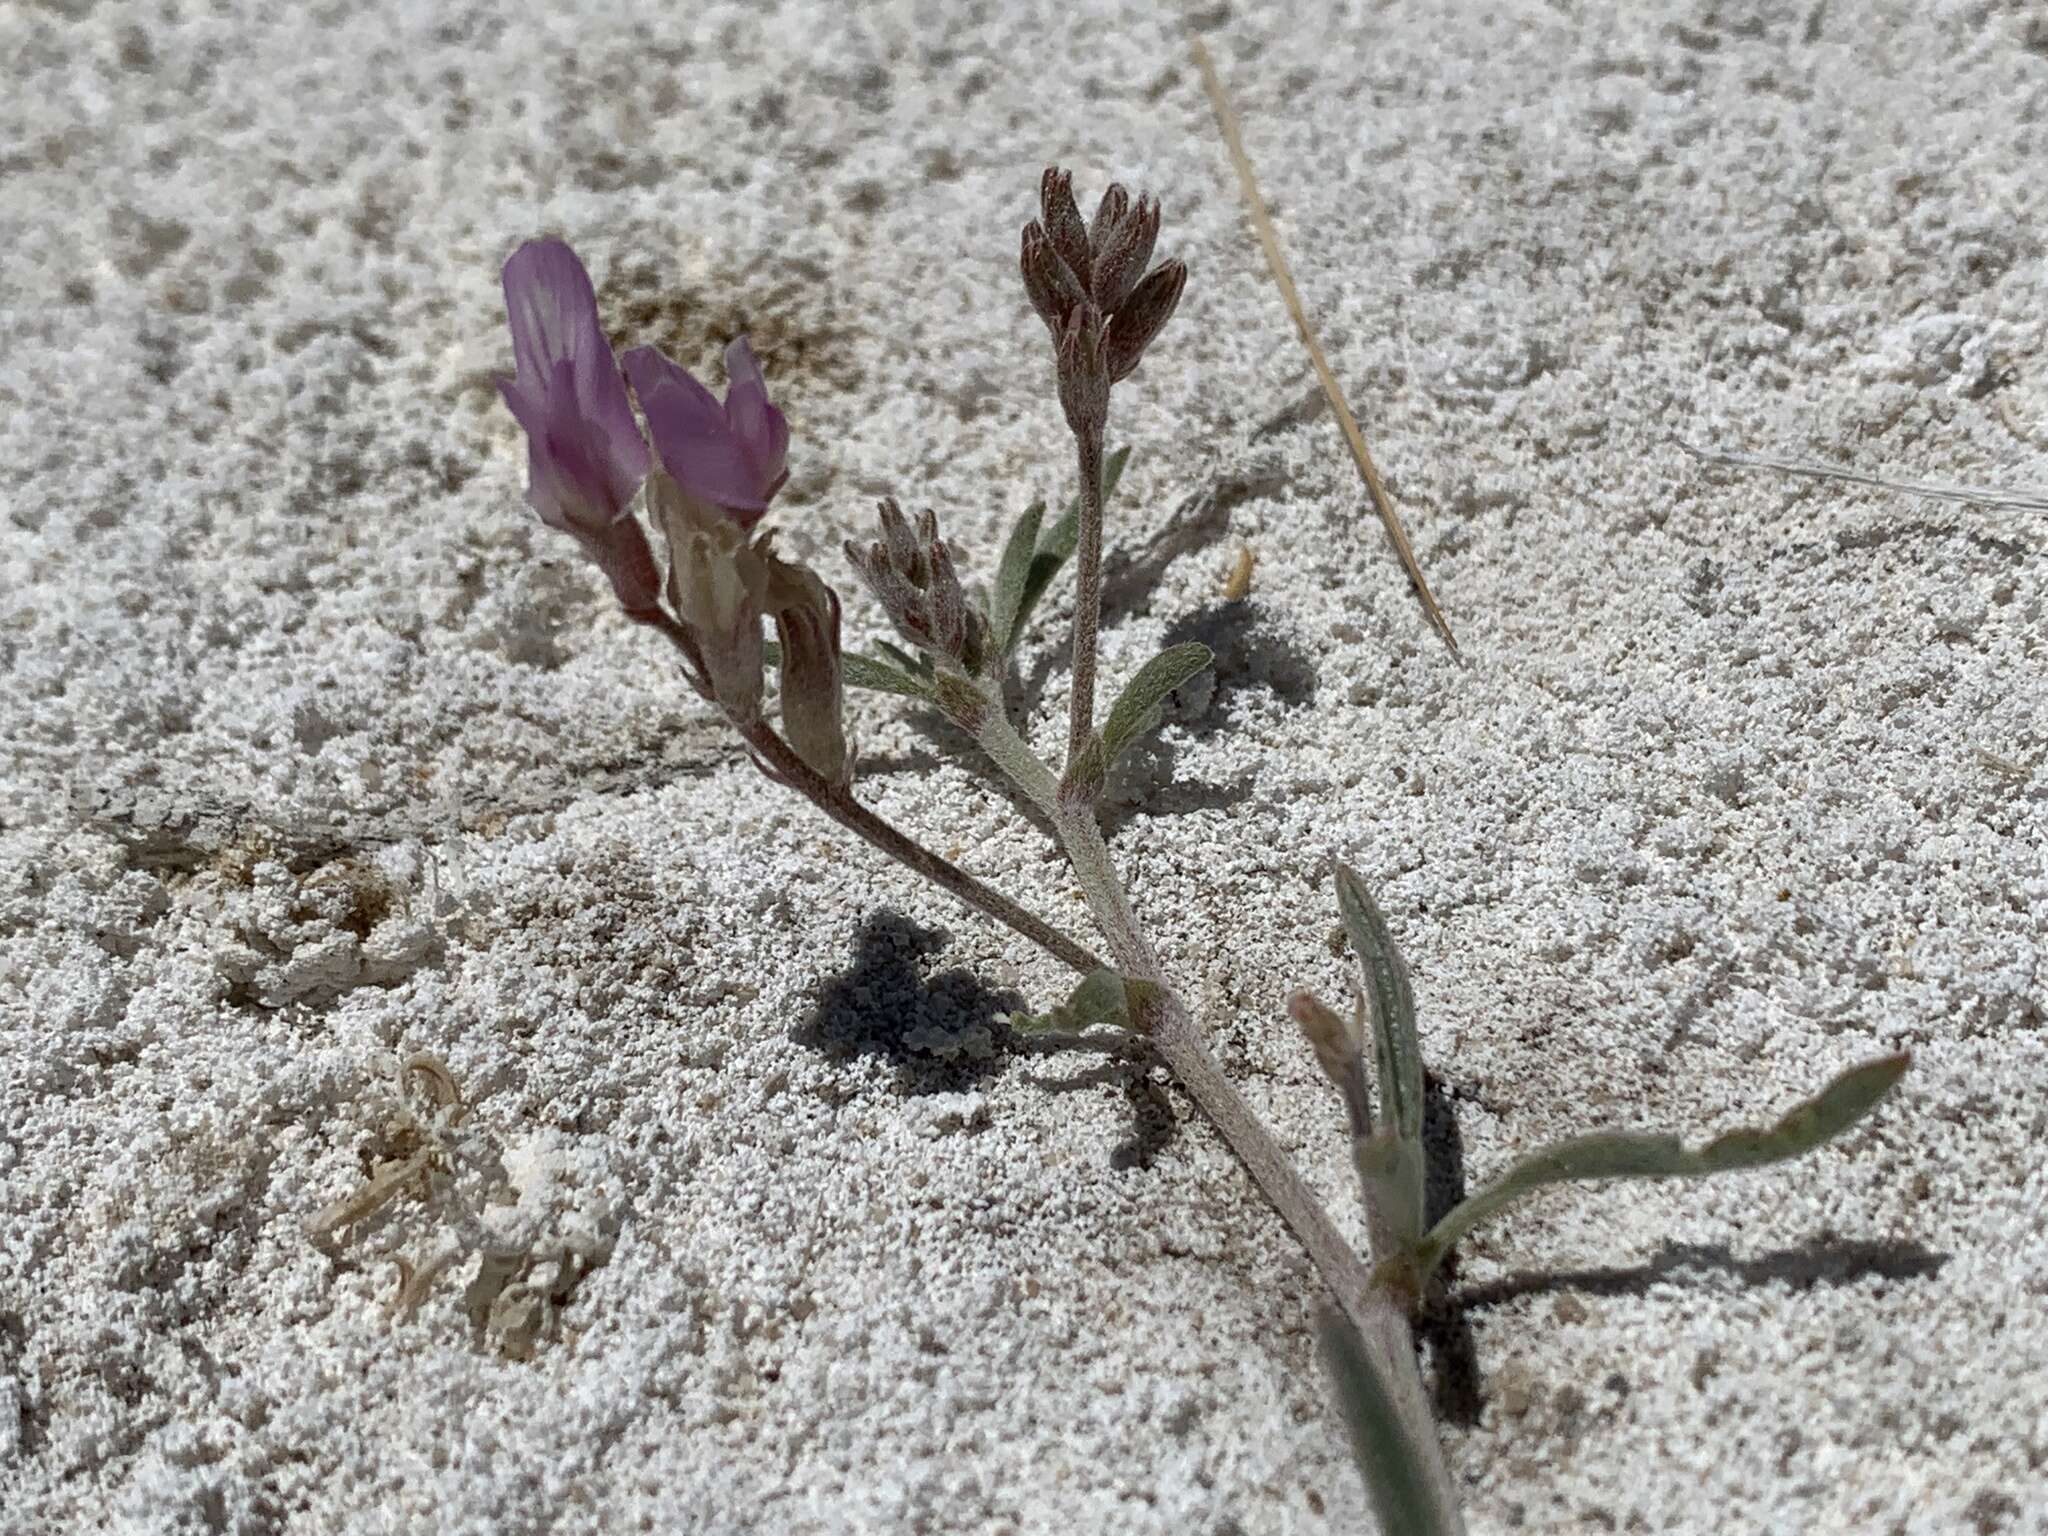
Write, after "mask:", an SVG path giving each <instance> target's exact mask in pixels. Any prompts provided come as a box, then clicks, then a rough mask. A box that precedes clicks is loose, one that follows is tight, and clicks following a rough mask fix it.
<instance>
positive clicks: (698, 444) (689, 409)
mask: <svg viewBox="0 0 2048 1536" xmlns="http://www.w3.org/2000/svg"><path fill="white" fill-rule="evenodd" d="M625 364H626V377H627V378H629V379H631V380H632V381H633V393H634V394H636V395H638V396H639V397H640V409H641V410H643V411H645V412H646V413H647V430H648V431H649V432H650V433H651V434H653V437H654V447H655V451H656V452H657V453H659V454H660V455H661V464H662V468H664V469H666V470H667V471H668V472H669V475H670V477H671V478H672V479H673V480H674V481H675V482H676V484H677V485H679V486H681V487H682V488H683V490H684V491H685V492H687V493H688V494H689V495H691V496H694V497H696V498H697V499H698V500H699V501H703V502H706V503H709V504H710V505H711V506H714V507H717V508H719V509H721V510H722V511H724V512H725V514H726V515H727V516H728V517H730V518H731V519H732V520H733V521H734V522H736V523H738V524H739V525H740V527H741V528H752V527H753V526H754V524H755V523H757V522H759V521H760V519H761V514H762V513H764V512H766V511H767V510H768V503H769V500H770V499H771V498H772V497H773V496H774V495H775V493H776V492H777V491H779V490H781V489H782V482H783V481H785V480H787V479H788V478H789V471H788V470H787V469H785V468H784V467H783V461H784V459H785V458H786V457H787V455H788V452H789V423H788V422H787V421H786V420H784V419H783V415H782V412H780V411H778V410H777V409H776V408H775V407H774V406H772V405H770V404H769V403H768V386H767V385H766V384H765V383H764V382H763V381H762V378H761V365H760V364H759V363H757V362H755V361H754V354H753V351H752V349H750V348H749V347H748V346H747V338H746V337H744V336H742V337H740V338H739V339H738V340H737V341H735V342H734V343H733V344H732V345H731V346H729V347H727V348H726V349H725V372H726V377H727V378H728V379H730V380H731V383H730V385H729V387H728V388H727V389H726V392H725V404H723V405H720V404H719V403H718V398H717V396H715V395H713V394H712V393H711V391H710V390H708V389H706V388H705V387H704V386H703V385H702V384H699V383H698V382H697V381H696V380H695V379H693V378H691V377H690V375H689V374H688V373H686V372H685V371H684V370H683V369H681V368H678V367H677V366H676V365H675V364H674V363H672V362H670V361H669V360H668V358H666V357H665V356H663V355H662V354H661V352H660V351H658V350H657V349H656V348H654V347H635V348H634V349H633V350H632V351H630V352H628V353H627V354H626V356H625Z"/></svg>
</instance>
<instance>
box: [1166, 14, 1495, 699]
mask: <svg viewBox="0 0 2048 1536" xmlns="http://www.w3.org/2000/svg"><path fill="white" fill-rule="evenodd" d="M1190 45H1191V47H1192V48H1193V51H1194V56H1195V64H1196V66H1197V67H1198V68H1199V69H1200V70H1201V71H1202V85H1203V88H1204V89H1205V90H1207V91H1208V93H1209V105H1210V106H1212V107H1214V108H1215V109H1216V126H1217V127H1218V128H1220V129H1222V131H1223V142H1224V144H1225V146H1226V147H1227V148H1228V149H1229V151H1230V160H1231V163H1232V164H1233V165H1235V166H1236V167H1237V180H1238V184H1239V185H1240V186H1241V187H1243V188H1244V200H1245V203H1246V205H1247V206H1248V207H1249V208H1250V209H1251V215H1252V225H1253V227H1254V228H1255V229H1256V230H1257V231H1258V235H1259V244H1260V246H1261V247H1263V248H1264V250H1265V253H1266V266H1267V268H1268V269H1269V270H1270V271H1271V272H1272V274H1273V282H1274V284H1275V286H1277V287H1278V288H1279V290H1280V297H1281V298H1282V299H1283V300H1284V301H1285V302H1286V304H1287V313H1288V314H1290V315H1292V316H1293V317H1294V328H1295V329H1296V330H1297V331H1299V332H1300V333H1301V341H1302V345H1303V346H1305V347H1307V348H1308V356H1309V361H1310V362H1311V363H1313V364H1314V365H1315V370H1316V378H1317V379H1318V380H1320V381H1321V383H1322V386H1323V394H1324V396H1325V397H1326V398H1327V399H1328V400H1329V402H1330V409H1331V410H1333V411H1335V412H1336V413H1337V422H1338V424H1339V425H1340V426H1342V427H1343V429H1344V439H1345V441H1346V442H1348V443H1349V444H1350V445H1351V457H1352V458H1353V459H1355V460H1356V461H1357V462H1358V472H1359V474H1360V475H1362V476H1363V477H1364V479H1365V488H1366V491H1367V492H1368V493H1369V494H1370V495H1371V497H1372V504H1373V506H1374V507H1375V508H1376V509H1377V510H1378V512H1379V515H1380V522H1381V523H1382V524H1384V525H1385V527H1386V530H1387V538H1388V539H1389V541H1391V542H1392V544H1393V546H1394V553H1395V554H1396V555H1397V556H1399V557H1400V561H1401V568H1402V569H1403V570H1404V571H1406V572H1407V573H1408V580H1409V581H1410V582H1412V583H1413V584H1414V586H1415V595H1416V596H1417V597H1419V598H1421V599H1422V609H1423V612H1424V613H1425V614H1427V615H1428V617H1429V622H1430V625H1431V626H1432V627H1433V628H1434V629H1435V630H1436V632H1437V633H1438V634H1439V635H1441V636H1442V637H1443V642H1444V644H1445V645H1446V646H1448V647H1449V648H1450V652H1451V655H1452V656H1454V657H1456V658H1457V660H1458V661H1459V662H1461V663H1462V662H1464V660H1465V657H1464V655H1463V653H1461V652H1460V651H1459V650H1458V641H1457V638H1456V637H1455V636H1454V635H1452V633H1451V626H1450V621H1449V620H1447V619H1446V618H1445V617H1444V611H1443V609H1441V608H1440V607H1438V606H1437V601H1436V596H1435V594H1434V593H1432V592H1431V591H1430V590H1429V582H1428V580H1427V579H1425V578H1424V576H1423V574H1422V567H1421V566H1420V565H1419V564H1417V563H1416V559H1415V550H1414V548H1413V547H1412V546H1411V545H1410V544H1409V542H1408V531H1407V530H1406V529H1405V528H1403V527H1402V526H1401V518H1400V515H1399V514H1398V513H1396V512H1395V511H1394V503H1393V501H1392V499H1391V498H1389V497H1388V495H1387V488H1386V487H1385V486H1384V485H1382V484H1380V472H1379V469H1378V467H1377V466H1375V465H1374V463H1373V461H1372V454H1371V452H1370V451H1369V450H1368V449H1367V448H1366V446H1365V434H1364V433H1363V432H1361V431H1359V429H1358V418H1357V417H1355V416H1353V415H1352V414H1351V407H1350V405H1349V404H1348V403H1347V402H1346V401H1345V399H1344V391H1343V390H1342V389H1341V388H1339V387H1338V384H1337V376H1336V374H1334V373H1332V372H1331V371H1330V362H1329V359H1328V358H1326V357H1324V356H1323V348H1322V344H1321V343H1320V342H1318V341H1317V340H1316V333H1315V332H1314V331H1313V330H1311V329H1310V328H1309V323H1308V312H1307V311H1306V310H1304V309H1303V308H1302V305H1301V294H1300V293H1299V292H1298V291H1297V290H1296V288H1295V286H1294V276H1293V274H1292V273H1291V272H1290V271H1289V270H1288V267H1287V258H1286V257H1285V256H1284V255H1282V254H1281V251H1280V237H1279V235H1278V234H1276V233H1275V232H1274V229H1273V221H1272V219H1271V218H1270V217H1268V216H1267V213H1266V200H1265V198H1264V196H1262V195H1261V193H1260V192H1259V183H1258V178H1257V177H1256V176H1254V175H1253V174H1252V162H1251V157H1250V156H1248V155H1247V154H1245V152H1244V141H1243V140H1242V139H1241V138H1240V137H1239V136H1238V132H1237V114H1236V113H1235V112H1233V111H1232V110H1231V107H1230V98H1229V97H1228V96H1227V95H1225V94H1224V91H1223V81H1222V79H1221V78H1220V77H1219V76H1218V75H1217V73H1216V65H1215V63H1214V61H1213V60H1211V59H1210V57H1209V50H1208V49H1207V48H1206V47H1204V46H1203V44H1202V40H1201V39H1200V38H1193V39H1190Z"/></svg>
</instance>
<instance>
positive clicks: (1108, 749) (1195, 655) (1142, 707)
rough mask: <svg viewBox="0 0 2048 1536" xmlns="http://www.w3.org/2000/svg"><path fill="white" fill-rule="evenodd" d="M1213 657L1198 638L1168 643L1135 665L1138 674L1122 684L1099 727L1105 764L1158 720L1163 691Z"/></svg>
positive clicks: (1182, 680) (1197, 669)
mask: <svg viewBox="0 0 2048 1536" xmlns="http://www.w3.org/2000/svg"><path fill="white" fill-rule="evenodd" d="M1215 659H1216V657H1215V652H1213V651H1211V650H1210V649H1209V647H1207V646H1206V645H1203V644H1202V643H1201V642H1200V641H1198V640H1190V641H1189V642H1187V644H1185V645H1176V646H1172V647H1170V648H1169V649H1167V650H1164V651H1161V652H1160V653H1159V654H1158V655H1157V656H1154V657H1153V658H1152V659H1151V660H1150V661H1148V662H1146V663H1145V665H1144V666H1142V667H1140V668H1139V669H1138V675H1137V676H1136V677H1134V678H1132V679H1131V680H1130V681H1129V682H1128V683H1126V684H1124V691H1123V693H1122V694H1120V695H1119V696H1118V698H1117V701H1116V703H1115V705H1114V706H1112V707H1111V709H1110V711H1109V719H1108V720H1107V721H1105V722H1104V723H1103V727H1102V755H1103V760H1104V763H1105V766H1106V765H1108V764H1111V763H1114V762H1115V761H1116V760H1117V756H1118V754H1120V753H1121V752H1122V751H1123V749H1124V748H1125V747H1128V746H1129V745H1130V744H1131V743H1132V742H1133V741H1136V740H1137V739H1138V738H1139V737H1140V736H1142V735H1144V734H1145V733H1146V732H1147V731H1150V730H1151V729H1152V728H1153V727H1155V726H1156V725H1158V724H1159V711H1160V708H1161V706H1162V705H1164V704H1165V703H1166V698H1167V695H1168V694H1170V693H1172V692H1173V690H1174V689H1176V688H1178V687H1180V685H1181V684H1183V683H1185V682H1186V681H1188V679H1189V678H1191V677H1193V676H1194V675H1195V674H1196V673H1198V672H1200V671H1201V670H1202V669H1203V668H1204V667H1206V666H1208V665H1209V663H1210V662H1212V661H1214V660H1215Z"/></svg>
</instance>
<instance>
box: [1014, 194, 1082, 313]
mask: <svg viewBox="0 0 2048 1536" xmlns="http://www.w3.org/2000/svg"><path fill="white" fill-rule="evenodd" d="M1018 264H1019V266H1020V267H1021V268H1022V269H1023V272H1024V291H1025V293H1026V294H1028V295H1029V296H1030V299H1031V307H1032V308H1033V309H1035V310H1037V311H1038V318H1039V319H1041V320H1043V321H1044V322H1045V323H1046V326H1047V327H1048V328H1049V329H1050V330H1051V331H1052V333H1053V334H1054V335H1055V336H1057V335H1058V334H1059V329H1060V326H1061V324H1062V323H1063V322H1064V321H1065V320H1066V318H1067V314H1068V312H1069V311H1070V310H1072V309H1073V307H1074V306H1075V305H1076V304H1079V303H1080V302H1081V301H1082V300H1083V299H1085V298H1087V297H1088V295H1087V294H1086V293H1085V292H1084V291H1083V290H1082V287H1081V280H1080V278H1078V277H1076V276H1075V275H1074V273H1073V271H1072V269H1070V268H1069V267H1068V266H1067V264H1066V263H1065V262H1064V261H1062V260H1061V259H1060V253H1059V252H1058V251H1056V250H1054V249H1053V248H1052V241H1051V240H1050V239H1048V238H1047V236H1046V233H1045V226H1044V225H1042V224H1040V223H1039V222H1038V221H1037V220H1035V219H1034V220H1033V221H1032V222H1031V223H1029V224H1027V225H1025V226H1024V245H1023V252H1022V254H1021V255H1020V256H1019V258H1018Z"/></svg>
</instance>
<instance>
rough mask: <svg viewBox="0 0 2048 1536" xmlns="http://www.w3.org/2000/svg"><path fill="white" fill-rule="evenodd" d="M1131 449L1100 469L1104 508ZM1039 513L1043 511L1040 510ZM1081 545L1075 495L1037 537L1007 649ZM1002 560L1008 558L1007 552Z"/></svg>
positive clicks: (1123, 450) (1012, 646)
mask: <svg viewBox="0 0 2048 1536" xmlns="http://www.w3.org/2000/svg"><path fill="white" fill-rule="evenodd" d="M1130 458H1131V450H1130V449H1129V448H1127V447H1126V448H1119V449H1117V450H1116V452H1114V453H1112V454H1111V455H1110V456H1109V461H1108V462H1107V463H1105V464H1104V465H1103V466H1102V504H1103V506H1105V507H1107V506H1108V505H1109V498H1110V497H1111V496H1112V495H1114V494H1115V492H1116V487H1117V482H1118V481H1119V480H1121V479H1123V476H1124V465H1126V464H1127V463H1129V462H1130ZM1040 510H1041V513H1042V512H1043V508H1041V509H1040ZM1080 542H1081V500H1080V498H1079V497H1078V496H1077V497H1075V498H1074V499H1073V500H1072V501H1070V502H1068V503H1067V510H1066V513H1065V515H1064V516H1062V517H1061V518H1060V520H1059V521H1058V522H1057V523H1054V524H1053V525H1052V527H1050V528H1048V529H1046V530H1045V531H1044V532H1043V533H1041V534H1040V535H1039V539H1038V548H1037V550H1036V552H1035V553H1034V554H1033V555H1032V557H1031V567H1030V569H1029V570H1028V571H1026V572H1025V575H1024V588H1023V592H1022V594H1021V595H1020V596H1019V598H1018V600H1017V616H1016V619H1015V621H1014V624H1013V627H1012V630H1011V633H1010V647H1009V648H1010V649H1011V650H1015V649H1016V648H1017V643H1018V642H1019V641H1021V640H1022V639H1023V638H1024V626H1025V625H1026V623H1027V622H1028V621H1029V620H1030V618H1031V610H1032V609H1034V608H1036V607H1037V606H1038V600H1039V599H1040V598H1041V597H1043V596H1044V595H1045V589H1046V588H1047V587H1049V586H1051V585H1052V579H1053V577H1055V576H1057V575H1059V573H1060V567H1061V566H1063V565H1065V564H1066V563H1067V562H1068V561H1069V560H1071V559H1072V558H1073V556H1074V549H1075V546H1077V545H1078V544H1079V543H1080ZM1004 558H1005V559H1007V558H1008V555H1007V552H1006V553H1005V557H1004Z"/></svg>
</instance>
